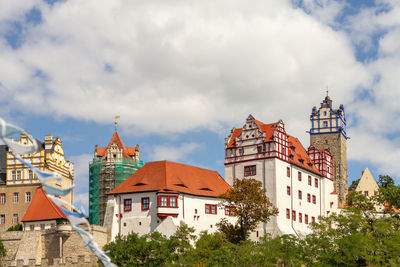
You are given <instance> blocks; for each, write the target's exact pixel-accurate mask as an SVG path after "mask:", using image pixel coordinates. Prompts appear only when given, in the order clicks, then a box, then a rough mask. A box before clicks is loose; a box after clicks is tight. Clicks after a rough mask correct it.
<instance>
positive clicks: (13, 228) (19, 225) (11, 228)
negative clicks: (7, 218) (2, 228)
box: [7, 223, 23, 232]
mask: <svg viewBox="0 0 400 267" xmlns="http://www.w3.org/2000/svg"><path fill="white" fill-rule="evenodd" d="M22 228H23V227H22V224H20V223H19V224H16V225H13V226H11V227H10V228H8V229H7V231H9V232H10V231H22Z"/></svg>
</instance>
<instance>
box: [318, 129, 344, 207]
mask: <svg viewBox="0 0 400 267" xmlns="http://www.w3.org/2000/svg"><path fill="white" fill-rule="evenodd" d="M310 144H311V145H313V146H314V147H316V148H317V149H323V148H324V149H327V148H329V150H330V152H331V155H332V156H333V177H334V188H335V191H336V192H337V193H338V195H339V203H340V204H344V201H345V197H346V195H347V188H348V174H347V141H346V139H345V138H344V137H343V135H342V134H340V133H333V134H319V135H318V134H315V135H310Z"/></svg>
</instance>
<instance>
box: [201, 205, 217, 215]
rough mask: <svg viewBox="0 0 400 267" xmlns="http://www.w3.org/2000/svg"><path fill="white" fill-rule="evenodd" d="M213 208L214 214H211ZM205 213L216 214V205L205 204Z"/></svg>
mask: <svg viewBox="0 0 400 267" xmlns="http://www.w3.org/2000/svg"><path fill="white" fill-rule="evenodd" d="M207 207H208V212H207ZM213 207H214V208H215V213H214V212H213V209H212V208H213ZM204 210H205V213H206V214H217V205H216V204H206V205H205V209H204Z"/></svg>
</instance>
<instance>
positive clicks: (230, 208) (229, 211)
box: [225, 206, 234, 216]
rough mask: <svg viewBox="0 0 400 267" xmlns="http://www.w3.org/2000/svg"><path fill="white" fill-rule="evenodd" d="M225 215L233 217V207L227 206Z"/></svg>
mask: <svg viewBox="0 0 400 267" xmlns="http://www.w3.org/2000/svg"><path fill="white" fill-rule="evenodd" d="M225 215H226V216H233V215H234V214H233V212H232V207H231V206H225Z"/></svg>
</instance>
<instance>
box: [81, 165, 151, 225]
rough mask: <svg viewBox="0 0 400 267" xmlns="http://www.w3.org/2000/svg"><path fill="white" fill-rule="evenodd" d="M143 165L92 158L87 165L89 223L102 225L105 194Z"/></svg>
mask: <svg viewBox="0 0 400 267" xmlns="http://www.w3.org/2000/svg"><path fill="white" fill-rule="evenodd" d="M143 165H144V162H143V161H141V160H136V159H132V158H117V159H111V160H104V159H103V158H94V159H93V161H92V162H90V163H89V222H90V224H96V225H103V223H104V215H105V212H106V205H107V195H106V194H107V193H108V192H109V191H111V190H112V189H114V188H115V187H117V186H119V185H120V184H121V183H122V182H123V181H125V180H126V179H127V178H128V177H129V176H131V175H132V174H134V173H135V172H136V171H137V170H139V169H140V168H141V167H142V166H143Z"/></svg>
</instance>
